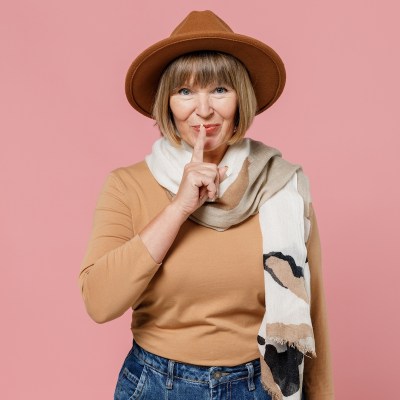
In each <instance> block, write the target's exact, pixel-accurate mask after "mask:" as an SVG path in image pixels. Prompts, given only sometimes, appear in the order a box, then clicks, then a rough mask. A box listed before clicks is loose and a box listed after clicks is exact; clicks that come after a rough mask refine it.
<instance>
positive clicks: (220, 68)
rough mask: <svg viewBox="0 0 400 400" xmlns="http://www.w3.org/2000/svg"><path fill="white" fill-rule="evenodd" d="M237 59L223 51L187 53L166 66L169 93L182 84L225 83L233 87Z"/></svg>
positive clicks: (201, 85) (202, 85) (179, 87)
mask: <svg viewBox="0 0 400 400" xmlns="http://www.w3.org/2000/svg"><path fill="white" fill-rule="evenodd" d="M237 68H238V61H237V60H236V59H234V58H233V57H230V56H227V55H226V54H224V53H219V52H214V51H213V52H210V51H201V52H195V53H189V54H186V55H184V56H182V57H179V58H178V59H177V60H175V61H174V62H172V64H170V65H169V67H168V68H167V70H168V75H169V77H170V80H169V85H168V86H169V87H168V90H169V93H170V94H171V95H172V94H174V93H176V92H177V91H178V90H179V89H181V88H182V86H185V85H194V86H200V87H206V86H208V85H212V84H217V85H227V86H229V87H231V88H234V86H235V85H234V81H235V80H234V71H237Z"/></svg>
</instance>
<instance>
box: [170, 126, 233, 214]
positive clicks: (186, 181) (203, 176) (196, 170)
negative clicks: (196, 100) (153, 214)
mask: <svg viewBox="0 0 400 400" xmlns="http://www.w3.org/2000/svg"><path fill="white" fill-rule="evenodd" d="M205 139H206V129H205V128H204V126H203V125H201V126H200V132H199V135H198V136H197V139H196V142H195V144H194V147H193V154H192V159H191V161H190V162H189V163H188V164H186V165H185V168H184V172H183V177H182V181H181V184H180V186H179V190H178V193H177V194H176V196H175V198H174V200H173V202H174V203H175V204H176V206H178V207H179V209H180V210H181V212H183V214H184V215H186V216H189V215H190V214H192V213H193V212H194V211H195V210H197V209H198V208H199V207H201V206H202V205H203V204H204V202H205V201H206V200H207V199H210V200H213V201H215V200H216V199H217V198H218V190H219V184H220V182H222V180H223V179H224V177H225V172H226V167H222V168H218V166H217V165H216V164H213V163H205V162H203V159H204V142H205Z"/></svg>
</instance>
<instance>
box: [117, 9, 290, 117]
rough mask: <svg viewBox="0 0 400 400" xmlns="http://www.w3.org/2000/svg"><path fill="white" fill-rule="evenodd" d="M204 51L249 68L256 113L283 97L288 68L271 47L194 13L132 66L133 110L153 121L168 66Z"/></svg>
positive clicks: (209, 16)
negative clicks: (157, 98) (155, 106)
mask: <svg viewBox="0 0 400 400" xmlns="http://www.w3.org/2000/svg"><path fill="white" fill-rule="evenodd" d="M201 50H211V51H220V52H224V53H228V54H231V55H233V56H234V57H236V58H237V59H239V60H240V61H241V62H242V63H243V64H244V65H245V66H246V68H247V70H248V72H249V75H250V79H251V81H252V84H253V87H254V91H255V94H256V98H257V114H259V113H261V112H263V111H265V110H266V109H267V108H268V107H270V106H271V105H272V104H273V103H275V101H276V100H277V99H278V97H279V96H280V95H281V93H282V91H283V88H284V86H285V81H286V72H285V67H284V64H283V62H282V60H281V58H280V57H279V55H278V54H277V53H276V52H275V51H274V50H273V49H271V47H269V46H267V45H266V44H265V43H263V42H260V41H259V40H257V39H254V38H252V37H249V36H245V35H240V34H238V33H234V32H233V31H232V29H231V28H230V27H229V26H228V25H227V24H226V23H225V22H224V21H223V20H222V19H221V18H219V17H218V16H217V15H215V14H214V13H213V12H212V11H208V10H207V11H192V12H191V13H190V14H189V15H188V16H187V17H186V18H185V19H184V20H183V21H182V22H181V23H180V24H179V25H178V26H177V27H176V28H175V29H174V31H173V32H172V33H171V36H170V37H168V38H166V39H163V40H161V41H159V42H157V43H155V44H153V45H152V46H150V47H149V48H147V49H146V50H145V51H143V52H142V53H141V54H140V55H139V56H138V57H137V58H136V59H135V60H134V61H133V63H132V64H131V66H130V67H129V70H128V73H127V75H126V80H125V93H126V96H127V98H128V101H129V103H130V104H131V105H132V107H133V108H135V109H136V110H137V111H139V112H140V113H142V114H143V115H145V116H146V117H150V118H151V117H152V116H151V111H152V106H153V101H154V97H155V94H156V92H157V87H158V83H159V80H160V77H161V75H162V73H163V71H164V70H165V68H166V67H167V65H168V64H169V63H170V62H171V61H173V60H174V59H176V58H177V57H179V56H181V55H183V54H186V53H191V52H194V51H201Z"/></svg>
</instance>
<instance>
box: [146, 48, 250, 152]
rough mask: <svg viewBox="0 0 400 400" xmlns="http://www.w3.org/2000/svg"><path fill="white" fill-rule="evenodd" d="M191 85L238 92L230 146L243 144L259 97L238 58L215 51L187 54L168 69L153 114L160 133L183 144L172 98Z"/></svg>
mask: <svg viewBox="0 0 400 400" xmlns="http://www.w3.org/2000/svg"><path fill="white" fill-rule="evenodd" d="M189 82H190V84H191V85H195V86H196V85H199V86H200V87H206V86H208V85H210V84H216V85H222V86H223V85H227V86H229V87H230V88H232V89H234V90H235V92H236V94H237V97H238V106H237V111H236V117H235V131H234V134H233V136H232V137H231V139H230V140H229V142H228V144H229V145H231V144H234V143H237V142H240V141H241V139H242V138H243V137H244V135H245V134H246V131H247V130H248V129H249V127H250V125H251V123H252V122H253V119H254V116H255V114H256V111H257V100H256V96H255V94H254V89H253V85H252V83H251V81H250V77H249V74H248V72H247V70H246V68H245V67H244V65H243V64H242V63H241V62H240V61H239V60H238V59H237V58H235V57H233V56H231V55H229V54H225V53H221V52H216V51H199V52H194V53H188V54H184V55H182V56H180V57H178V58H177V59H175V60H174V61H173V62H172V63H171V64H169V65H168V67H167V68H166V69H165V71H164V72H163V74H162V76H161V79H160V82H159V84H158V90H157V93H156V96H155V100H154V105H153V112H152V115H153V118H154V119H155V120H156V124H157V125H158V127H159V129H160V132H161V133H162V134H163V135H164V136H165V137H167V138H168V139H169V140H170V141H171V142H172V143H175V144H180V142H181V139H180V137H179V133H178V132H177V129H176V127H175V123H174V118H173V115H172V112H171V108H170V106H169V99H170V96H171V95H172V94H174V93H176V92H177V90H179V89H181V88H182V86H184V85H187V84H188V83H189Z"/></svg>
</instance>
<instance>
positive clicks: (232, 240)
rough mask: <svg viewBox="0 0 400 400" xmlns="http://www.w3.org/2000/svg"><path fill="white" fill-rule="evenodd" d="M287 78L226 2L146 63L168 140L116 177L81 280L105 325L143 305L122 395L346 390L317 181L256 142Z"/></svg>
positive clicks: (101, 206)
mask: <svg viewBox="0 0 400 400" xmlns="http://www.w3.org/2000/svg"><path fill="white" fill-rule="evenodd" d="M284 83H285V69H284V65H283V63H282V61H281V59H280V58H279V56H278V55H277V54H276V53H275V52H274V51H273V50H272V49H271V48H270V47H269V46H267V45H265V44H264V43H262V42H259V41H257V40H255V39H253V38H250V37H247V36H244V35H239V34H236V33H234V32H232V30H231V29H230V28H229V27H228V26H227V25H226V23H225V22H224V21H222V20H221V19H220V18H218V17H217V16H216V15H215V14H213V13H212V12H210V11H204V12H192V13H190V14H189V15H188V16H187V17H186V18H185V19H184V20H183V21H182V22H181V23H180V24H179V25H178V27H177V28H176V29H175V30H174V32H173V33H172V34H171V36H170V37H169V38H167V39H164V40H162V41H160V42H158V43H156V44H154V45H152V46H151V47H150V48H148V49H147V50H145V51H144V52H143V53H142V54H140V55H139V56H138V57H137V58H136V59H135V60H134V62H133V63H132V65H131V67H130V69H129V71H128V74H127V77H126V94H127V97H128V100H129V102H130V104H131V105H132V106H133V107H134V108H135V109H136V110H138V111H139V112H141V113H142V114H144V115H146V116H148V117H152V118H154V119H155V120H156V122H157V125H158V127H159V129H160V131H161V133H162V135H163V137H162V138H161V139H159V140H157V141H156V142H155V144H154V146H153V149H152V153H151V154H150V155H148V156H147V157H146V160H145V161H142V162H140V163H137V164H134V165H131V166H129V167H122V168H118V169H116V170H114V171H112V172H111V174H110V175H109V176H108V179H107V180H106V183H105V185H104V187H103V190H102V193H101V195H100V198H99V200H98V204H97V207H96V213H95V217H94V225H93V232H92V237H91V240H90V243H89V246H88V250H87V254H86V256H85V258H84V261H83V263H82V266H81V273H80V277H79V281H80V287H81V290H82V295H83V298H84V301H85V305H86V309H87V311H88V313H89V315H90V316H91V317H92V318H93V319H94V320H95V321H96V322H99V323H103V322H107V321H110V320H112V319H115V318H117V317H119V316H120V315H122V314H123V313H124V312H125V311H126V310H128V309H129V308H132V310H133V316H132V325H131V330H132V333H133V335H134V341H133V346H132V348H131V350H130V351H129V353H128V355H127V357H126V359H125V361H124V363H123V365H122V368H121V370H120V374H119V377H118V382H117V387H116V390H115V399H138V398H141V399H160V398H168V399H225V398H229V399H238V400H241V399H271V398H274V399H286V398H287V399H289V398H290V399H301V398H304V392H305V393H306V395H307V399H312V400H317V399H318V400H323V399H333V385H332V376H331V361H330V350H329V340H328V332H327V317H326V311H325V300H324V292H323V283H322V275H321V274H322V272H321V265H320V264H321V259H320V244H319V237H318V227H317V224H316V219H315V213H314V212H313V207H312V204H311V197H310V193H309V189H308V180H307V177H306V176H305V175H304V173H303V172H302V169H301V167H300V166H299V165H294V164H291V163H289V162H287V161H285V160H283V159H282V158H281V153H280V152H279V151H278V150H277V149H274V148H272V147H269V146H266V145H264V144H262V143H260V142H256V141H253V140H250V139H244V138H243V137H244V135H245V133H246V131H247V129H248V128H249V126H250V125H251V123H252V120H253V117H254V116H255V115H256V114H259V113H260V112H262V111H264V110H266V109H267V108H268V107H270V106H271V105H272V104H273V103H274V102H275V101H276V100H277V98H278V97H279V96H280V94H281V93H282V90H283V87H284ZM310 297H311V299H312V302H311V303H310ZM260 353H261V354H260ZM316 356H317V357H316ZM303 388H304V390H303ZM302 395H303V397H302Z"/></svg>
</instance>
